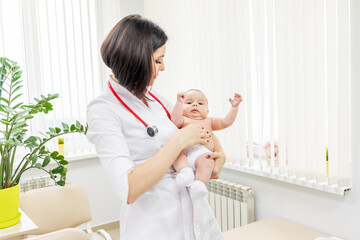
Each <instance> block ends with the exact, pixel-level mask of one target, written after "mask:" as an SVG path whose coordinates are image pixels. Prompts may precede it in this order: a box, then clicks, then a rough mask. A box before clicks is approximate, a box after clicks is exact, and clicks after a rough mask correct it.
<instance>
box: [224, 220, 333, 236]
mask: <svg viewBox="0 0 360 240" xmlns="http://www.w3.org/2000/svg"><path fill="white" fill-rule="evenodd" d="M223 236H224V240H238V239H246V240H264V239H266V240H289V239H291V240H314V239H315V238H318V237H330V236H329V235H328V234H326V233H321V232H318V231H315V230H313V229H310V228H307V227H304V226H301V225H298V224H295V223H292V222H288V221H285V220H283V219H281V218H276V217H272V218H267V219H263V220H260V221H257V222H253V223H250V224H247V225H244V226H242V227H239V228H235V229H232V230H229V231H227V232H224V233H223Z"/></svg>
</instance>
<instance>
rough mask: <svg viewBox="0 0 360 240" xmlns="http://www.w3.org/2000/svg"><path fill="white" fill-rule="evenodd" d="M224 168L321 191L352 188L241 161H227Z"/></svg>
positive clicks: (338, 191) (341, 191)
mask: <svg viewBox="0 0 360 240" xmlns="http://www.w3.org/2000/svg"><path fill="white" fill-rule="evenodd" d="M224 168H227V169H232V170H235V171H238V172H243V173H248V174H252V175H256V176H261V177H265V178H270V179H274V180H278V181H281V182H285V183H290V184H295V185H298V186H302V187H307V188H311V189H315V190H319V191H324V192H328V193H332V194H336V195H342V196H344V195H345V194H346V192H348V191H350V190H351V187H350V186H347V187H338V185H337V184H334V185H328V183H327V182H326V181H325V182H322V183H317V182H316V180H306V178H305V177H302V178H297V177H295V176H292V177H289V176H287V174H279V172H274V173H271V172H270V168H269V170H268V171H266V170H265V171H264V170H263V171H261V170H260V168H259V167H257V168H256V167H249V166H248V165H244V166H240V164H239V163H236V164H233V163H232V162H226V163H225V165H224Z"/></svg>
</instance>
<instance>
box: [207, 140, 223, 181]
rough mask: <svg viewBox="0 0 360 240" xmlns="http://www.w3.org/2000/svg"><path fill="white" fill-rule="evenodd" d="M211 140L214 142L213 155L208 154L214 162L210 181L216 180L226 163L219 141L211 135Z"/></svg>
mask: <svg viewBox="0 0 360 240" xmlns="http://www.w3.org/2000/svg"><path fill="white" fill-rule="evenodd" d="M212 139H213V141H214V145H215V146H214V153H212V154H210V155H211V158H212V159H214V161H215V166H214V169H213V171H212V173H211V179H218V178H219V175H220V171H221V169H222V168H223V166H224V164H225V162H226V155H225V152H224V150H223V148H222V146H221V144H220V142H219V139H218V138H217V137H216V136H215V134H212Z"/></svg>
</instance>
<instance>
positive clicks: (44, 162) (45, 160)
mask: <svg viewBox="0 0 360 240" xmlns="http://www.w3.org/2000/svg"><path fill="white" fill-rule="evenodd" d="M50 160H51V159H50V156H46V157H45V159H44V161H43V163H42V166H43V167H46V166H47V165H48V164H49V163H50Z"/></svg>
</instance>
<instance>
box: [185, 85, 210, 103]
mask: <svg viewBox="0 0 360 240" xmlns="http://www.w3.org/2000/svg"><path fill="white" fill-rule="evenodd" d="M191 91H197V92H200V93H202V94H203V95H204V97H205V100H206V102H207V103H208V102H209V101H208V99H207V97H206V95H205V93H204V92H203V91H201V90H199V89H195V88H193V89H189V90H187V91H186V92H185V93H188V92H191Z"/></svg>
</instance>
